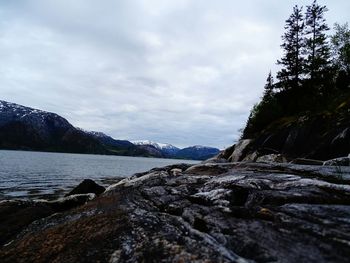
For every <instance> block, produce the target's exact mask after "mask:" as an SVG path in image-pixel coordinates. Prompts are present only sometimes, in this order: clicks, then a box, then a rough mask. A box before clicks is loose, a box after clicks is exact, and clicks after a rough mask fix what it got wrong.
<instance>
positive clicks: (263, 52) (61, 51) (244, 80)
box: [0, 0, 350, 147]
mask: <svg viewBox="0 0 350 263" xmlns="http://www.w3.org/2000/svg"><path fill="white" fill-rule="evenodd" d="M324 2H325V1H320V3H324ZM309 3H310V1H298V4H299V5H305V4H309ZM294 4H295V2H294V1H278V0H269V1H262V0H260V1H244V3H241V2H238V1H231V0H219V1H205V2H203V1H195V0H177V1H174V0H168V1H167V0H133V1H130V0H128V1H127V0H118V1H117V0H115V1H112V0H104V1H93V0H75V1H70V0H60V1H54V0H31V1H21V0H18V1H16V0H13V1H2V2H1V3H0V7H1V8H0V10H1V11H0V15H1V16H0V57H1V63H0V85H1V94H2V99H5V100H8V101H12V102H17V103H20V104H24V105H28V106H32V107H37V108H40V109H44V110H47V111H53V112H56V113H58V114H60V115H62V116H64V117H66V118H67V119H68V120H69V121H70V122H71V123H72V124H74V125H76V126H79V127H82V128H84V129H89V130H99V131H104V132H106V133H107V134H110V135H112V136H113V137H115V138H121V139H129V140H134V139H150V140H155V141H160V142H169V143H173V144H175V145H179V146H186V145H193V144H204V145H211V146H217V147H224V146H229V145H230V144H232V143H233V141H234V140H236V139H237V138H238V136H239V132H238V130H239V129H240V128H242V127H243V126H244V124H245V121H246V118H247V116H248V114H249V111H250V108H251V107H252V105H253V104H254V103H255V102H257V101H258V99H259V97H260V95H261V93H262V88H263V85H264V82H265V78H266V74H267V73H268V71H269V70H270V69H272V70H273V71H274V70H276V65H275V61H276V60H277V58H278V57H279V56H280V50H279V45H280V42H281V41H280V35H281V34H282V32H283V26H284V20H285V19H286V18H287V17H288V16H289V14H290V12H291V9H292V7H293V5H294ZM326 4H327V6H328V7H329V9H330V12H329V13H328V14H327V18H328V23H329V25H332V24H333V23H334V22H336V21H338V22H341V23H343V22H346V20H348V19H349V17H348V12H347V11H348V10H350V3H349V1H347V0H338V1H332V3H326Z"/></svg>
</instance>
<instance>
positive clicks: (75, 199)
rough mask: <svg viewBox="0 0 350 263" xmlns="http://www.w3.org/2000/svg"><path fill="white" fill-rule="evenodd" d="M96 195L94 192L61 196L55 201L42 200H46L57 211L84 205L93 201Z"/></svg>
mask: <svg viewBox="0 0 350 263" xmlns="http://www.w3.org/2000/svg"><path fill="white" fill-rule="evenodd" d="M95 197H96V195H95V194H94V193H88V194H75V195H69V196H66V197H63V198H59V199H57V200H54V201H45V200H43V201H41V202H46V203H47V204H48V205H49V206H50V207H51V208H53V209H54V210H55V211H57V212H60V211H66V210H68V209H71V208H74V207H77V206H80V205H83V204H85V203H86V202H88V201H91V200H92V199H94V198H95Z"/></svg>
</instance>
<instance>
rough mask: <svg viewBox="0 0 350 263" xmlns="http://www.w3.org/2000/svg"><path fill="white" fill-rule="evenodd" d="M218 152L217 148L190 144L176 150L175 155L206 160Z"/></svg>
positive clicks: (180, 157) (182, 157)
mask: <svg viewBox="0 0 350 263" xmlns="http://www.w3.org/2000/svg"><path fill="white" fill-rule="evenodd" d="M219 152H220V150H219V149H217V148H213V147H206V146H200V145H196V146H191V147H187V148H184V149H182V150H180V151H178V152H177V153H176V155H175V157H176V158H179V159H193V160H206V159H209V158H211V157H213V156H215V155H217V154H218V153H219Z"/></svg>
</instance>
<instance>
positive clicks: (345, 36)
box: [331, 23, 350, 75]
mask: <svg viewBox="0 0 350 263" xmlns="http://www.w3.org/2000/svg"><path fill="white" fill-rule="evenodd" d="M334 30H335V34H334V35H333V36H332V38H331V40H332V52H333V56H334V62H335V64H336V66H337V68H338V70H342V71H345V72H346V73H347V74H349V75H350V29H349V24H348V23H346V24H344V25H340V24H337V23H336V24H335V25H334Z"/></svg>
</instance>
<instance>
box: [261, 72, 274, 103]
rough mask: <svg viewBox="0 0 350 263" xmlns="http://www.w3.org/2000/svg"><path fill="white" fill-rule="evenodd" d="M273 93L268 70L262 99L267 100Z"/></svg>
mask: <svg viewBox="0 0 350 263" xmlns="http://www.w3.org/2000/svg"><path fill="white" fill-rule="evenodd" d="M273 94H274V81H273V77H272V74H271V71H270V73H269V75H268V76H267V79H266V84H265V87H264V95H263V100H264V101H269V100H270V99H271V98H272V97H273Z"/></svg>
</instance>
